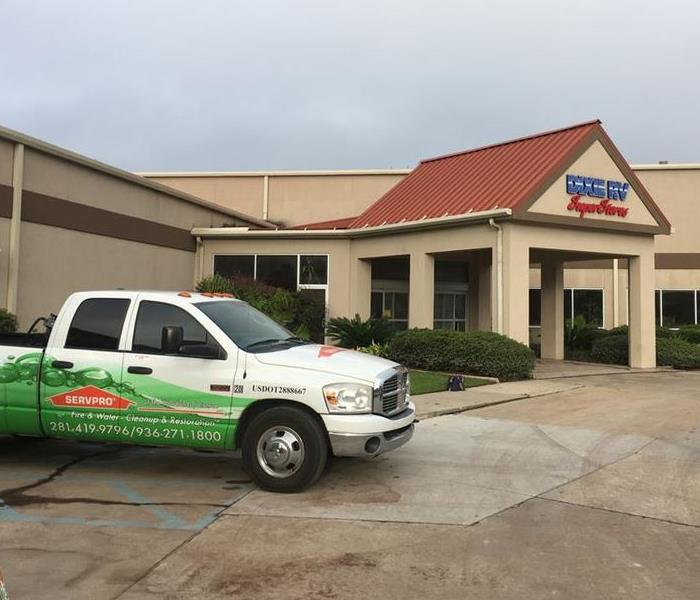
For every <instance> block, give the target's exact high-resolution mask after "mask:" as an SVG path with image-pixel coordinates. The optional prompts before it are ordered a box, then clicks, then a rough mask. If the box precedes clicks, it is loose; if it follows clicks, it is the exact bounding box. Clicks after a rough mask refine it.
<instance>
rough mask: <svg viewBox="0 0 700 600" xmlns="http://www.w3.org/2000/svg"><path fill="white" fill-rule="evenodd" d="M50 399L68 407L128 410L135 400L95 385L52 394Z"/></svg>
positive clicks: (56, 404) (54, 403)
mask: <svg viewBox="0 0 700 600" xmlns="http://www.w3.org/2000/svg"><path fill="white" fill-rule="evenodd" d="M49 401H50V402H51V404H53V405H54V406H60V407H66V408H97V409H102V410H126V409H128V408H129V407H130V406H131V405H132V404H133V402H132V401H131V400H127V399H126V398H122V397H121V396H117V395H115V394H111V393H110V392H106V391H105V390H101V389H100V388H98V387H95V386H94V385H86V386H85V387H81V388H78V389H76V390H71V391H70V392H64V393H63V394H57V395H55V396H50V397H49Z"/></svg>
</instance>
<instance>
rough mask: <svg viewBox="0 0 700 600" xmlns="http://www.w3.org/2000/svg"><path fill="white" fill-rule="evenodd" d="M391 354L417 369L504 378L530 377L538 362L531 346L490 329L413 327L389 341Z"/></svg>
mask: <svg viewBox="0 0 700 600" xmlns="http://www.w3.org/2000/svg"><path fill="white" fill-rule="evenodd" d="M388 357H389V358H390V359H391V360H394V361H396V362H399V363H401V364H403V365H406V366H407V367H410V368H414V369H422V370H425V371H442V372H447V373H461V374H465V375H467V374H471V375H482V376H487V377H498V379H500V380H501V381H515V380H518V379H528V378H530V377H531V376H532V370H533V369H534V366H535V354H534V353H533V352H532V350H530V348H528V347H527V346H525V345H524V344H521V343H519V342H516V341H515V340H512V339H510V338H508V337H506V336H503V335H499V334H497V333H493V332H490V331H469V332H462V331H450V330H446V329H409V330H408V331H402V332H399V333H397V334H396V336H395V337H394V338H393V339H392V340H391V341H390V342H389V353H388Z"/></svg>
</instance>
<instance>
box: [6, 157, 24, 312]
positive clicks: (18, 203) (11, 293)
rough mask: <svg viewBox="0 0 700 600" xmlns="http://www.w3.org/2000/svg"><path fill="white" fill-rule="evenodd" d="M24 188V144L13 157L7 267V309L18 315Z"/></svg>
mask: <svg viewBox="0 0 700 600" xmlns="http://www.w3.org/2000/svg"><path fill="white" fill-rule="evenodd" d="M23 187H24V144H15V148H14V153H13V156H12V218H11V219H10V248H9V252H8V254H9V256H8V265H7V298H6V302H5V307H6V308H7V310H8V311H9V312H11V313H17V290H18V287H19V243H20V232H21V229H22V188H23Z"/></svg>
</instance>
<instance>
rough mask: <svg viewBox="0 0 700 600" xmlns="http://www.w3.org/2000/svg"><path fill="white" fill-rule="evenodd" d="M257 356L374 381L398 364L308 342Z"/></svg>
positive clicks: (267, 361) (268, 362) (274, 362)
mask: <svg viewBox="0 0 700 600" xmlns="http://www.w3.org/2000/svg"><path fill="white" fill-rule="evenodd" d="M253 356H255V358H256V359H257V360H258V361H259V362H261V363H262V364H265V365H275V366H280V367H292V368H297V369H308V370H312V371H319V372H321V373H329V374H333V375H337V376H339V377H348V378H352V379H362V380H364V381H367V382H370V383H372V382H373V381H374V378H375V377H376V376H377V375H379V373H381V372H382V371H386V370H387V369H391V368H392V367H396V366H398V364H397V363H395V362H393V361H390V360H387V359H385V358H380V357H378V356H372V355H371V354H365V353H364V352H356V351H355V350H346V349H344V348H338V347H336V346H321V345H319V344H305V345H303V346H296V347H294V348H289V349H286V350H280V351H277V352H264V353H262V352H261V353H259V354H255V355H253Z"/></svg>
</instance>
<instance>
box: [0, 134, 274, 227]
mask: <svg viewBox="0 0 700 600" xmlns="http://www.w3.org/2000/svg"><path fill="white" fill-rule="evenodd" d="M0 138H2V139H6V140H9V141H11V142H14V143H16V144H23V145H24V146H26V147H27V148H31V149H33V150H36V151H38V152H43V153H44V154H49V155H51V156H55V157H57V158H60V159H61V160H65V161H67V162H70V163H75V164H78V165H80V166H83V167H87V168H88V169H91V170H93V171H99V172H101V173H105V174H107V175H110V176H112V177H116V178H117V179H122V180H124V181H128V182H130V183H134V184H136V185H139V186H141V187H145V188H149V189H152V190H155V191H157V192H160V193H162V194H166V195H167V196H171V197H173V198H177V199H178V200H184V201H185V202H189V203H190V204H197V205H199V206H202V207H204V208H208V209H210V210H214V211H216V212H218V213H220V214H223V215H227V216H230V217H235V218H237V219H239V220H241V221H245V222H247V223H252V224H255V225H257V226H258V227H264V228H273V227H274V225H273V224H272V223H269V222H267V221H264V220H262V219H257V218H256V217H252V216H250V215H246V214H244V213H242V212H239V211H237V210H233V209H230V208H226V207H223V206H220V205H218V204H214V203H213V202H209V201H207V200H204V199H203V198H199V197H197V196H192V195H191V194H188V193H186V192H181V191H179V190H175V189H173V188H171V187H168V186H166V185H163V184H162V183H158V182H157V181H151V180H149V179H146V178H145V177H141V176H140V175H136V174H134V173H131V172H129V171H124V170H123V169H119V168H117V167H113V166H111V165H108V164H105V163H103V162H100V161H97V160H95V159H93V158H88V157H87V156H83V155H82V154H78V153H77V152H73V151H71V150H66V149H65V148H61V147H60V146H55V145H54V144H49V143H48V142H44V141H42V140H39V139H37V138H34V137H32V136H29V135H26V134H24V133H20V132H19V131H14V130H13V129H8V128H6V127H1V126H0Z"/></svg>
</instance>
